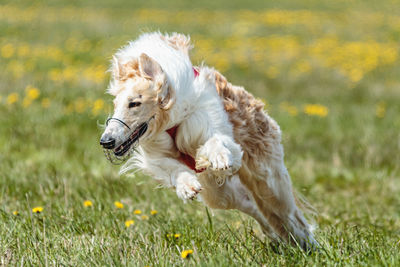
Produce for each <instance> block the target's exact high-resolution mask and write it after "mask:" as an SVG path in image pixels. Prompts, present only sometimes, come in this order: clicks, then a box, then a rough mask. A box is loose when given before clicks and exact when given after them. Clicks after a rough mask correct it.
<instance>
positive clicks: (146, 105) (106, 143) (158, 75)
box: [100, 53, 174, 156]
mask: <svg viewBox="0 0 400 267" xmlns="http://www.w3.org/2000/svg"><path fill="white" fill-rule="evenodd" d="M108 91H109V93H110V94H112V95H113V96H115V99H114V114H113V116H112V118H110V119H108V121H107V123H106V128H105V130H104V133H103V134H102V136H101V139H100V144H101V145H102V146H103V147H104V148H105V149H107V150H110V151H112V152H113V153H114V154H115V155H116V156H123V155H124V154H125V153H126V152H127V151H129V150H130V148H131V146H132V145H133V144H135V143H136V142H137V141H138V140H139V138H141V140H146V139H148V138H150V137H151V136H152V135H153V134H155V133H157V131H158V130H159V129H160V128H161V127H162V125H163V124H165V123H166V122H167V120H168V112H167V110H168V109H170V108H171V106H172V105H173V104H174V91H173V89H172V87H171V86H170V85H169V83H168V79H167V76H166V74H165V73H164V71H163V70H162V68H161V66H160V65H159V64H158V63H157V62H156V61H155V60H154V59H152V58H150V57H149V56H148V55H146V54H144V53H143V54H141V55H140V56H139V57H138V58H135V59H133V60H131V61H129V62H127V63H124V64H121V63H120V62H119V60H118V59H117V58H114V59H113V66H112V81H111V84H110V88H109V90H108Z"/></svg>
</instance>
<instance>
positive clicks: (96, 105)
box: [92, 99, 104, 115]
mask: <svg viewBox="0 0 400 267" xmlns="http://www.w3.org/2000/svg"><path fill="white" fill-rule="evenodd" d="M103 107H104V101H103V100H102V99H97V100H96V101H94V103H93V108H92V113H93V115H98V114H99V113H100V111H101V110H102V109H103Z"/></svg>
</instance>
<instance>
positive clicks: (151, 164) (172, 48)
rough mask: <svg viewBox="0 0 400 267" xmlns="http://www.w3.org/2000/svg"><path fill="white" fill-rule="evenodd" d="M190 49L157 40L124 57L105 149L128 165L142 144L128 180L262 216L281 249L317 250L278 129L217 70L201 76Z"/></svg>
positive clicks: (144, 38) (115, 80)
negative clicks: (148, 181) (137, 174)
mask: <svg viewBox="0 0 400 267" xmlns="http://www.w3.org/2000/svg"><path fill="white" fill-rule="evenodd" d="M190 49H191V45H190V39H189V38H188V37H186V36H184V35H181V34H172V35H162V34H160V33H158V32H156V33H148V34H143V35H141V36H140V37H139V38H138V39H137V40H135V41H133V42H130V43H129V44H128V45H127V46H125V47H123V48H122V49H120V50H119V51H118V52H117V53H116V55H115V56H114V60H113V63H112V70H111V71H112V80H111V83H110V88H109V90H108V92H109V93H110V94H112V95H113V96H115V100H114V105H115V110H114V115H113V118H111V119H109V121H108V124H107V126H106V129H105V131H104V133H103V135H102V137H101V141H100V143H101V145H102V146H103V147H104V148H106V149H108V151H112V153H114V154H115V155H116V156H123V155H124V154H126V153H127V152H128V151H129V150H130V149H131V146H132V145H133V144H134V143H135V142H137V141H138V140H139V139H140V143H139V147H138V153H134V154H133V156H132V157H131V158H130V159H129V161H128V162H127V163H126V164H125V166H124V167H123V169H122V172H126V171H130V170H133V169H136V170H141V171H142V172H144V173H146V174H148V175H150V176H152V177H154V178H155V179H157V180H158V181H160V182H161V183H163V184H164V185H167V186H169V187H174V188H175V189H176V193H177V195H178V197H180V198H181V199H183V200H184V201H186V200H188V199H193V198H194V197H195V196H196V195H197V194H199V196H200V198H201V199H202V200H203V201H204V203H205V204H206V205H208V206H209V207H211V208H218V209H238V210H240V211H242V212H244V213H247V214H248V215H250V216H252V217H254V218H255V219H256V220H257V221H258V222H259V224H260V225H261V227H262V229H263V231H264V233H266V234H267V235H268V236H269V237H271V238H273V239H275V240H283V241H286V242H289V243H295V242H298V243H299V244H300V245H301V246H302V247H303V248H305V249H307V248H310V247H315V246H316V245H317V242H316V241H315V239H314V237H313V235H312V232H311V230H310V226H309V224H308V223H307V221H306V220H305V218H304V217H303V214H302V212H301V211H300V209H299V208H298V207H297V206H296V201H295V197H294V195H293V192H292V185H291V181H290V177H289V174H288V172H287V170H286V167H285V165H284V161H283V155H284V153H283V148H282V145H281V132H280V129H279V126H278V124H277V123H276V122H275V121H274V120H273V119H272V118H270V117H269V116H268V115H267V114H266V112H265V111H264V105H263V103H262V102H261V101H258V100H256V99H255V98H254V97H253V96H252V95H251V94H250V93H248V92H247V91H245V90H244V89H243V88H242V87H237V86H233V85H231V84H230V83H228V82H227V80H226V79H225V78H224V77H223V76H222V75H221V74H219V73H218V72H217V71H216V70H214V69H211V68H207V67H198V68H193V66H192V64H191V61H190V58H189V50H190Z"/></svg>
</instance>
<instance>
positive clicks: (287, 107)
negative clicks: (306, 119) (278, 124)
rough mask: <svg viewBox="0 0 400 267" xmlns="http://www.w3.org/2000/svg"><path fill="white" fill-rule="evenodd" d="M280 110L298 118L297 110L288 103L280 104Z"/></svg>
mask: <svg viewBox="0 0 400 267" xmlns="http://www.w3.org/2000/svg"><path fill="white" fill-rule="evenodd" d="M279 107H280V109H282V110H284V111H286V112H287V113H289V115H291V116H296V115H297V114H298V111H297V108H296V107H295V106H293V105H291V104H289V103H288V102H286V101H285V102H282V103H280V104H279Z"/></svg>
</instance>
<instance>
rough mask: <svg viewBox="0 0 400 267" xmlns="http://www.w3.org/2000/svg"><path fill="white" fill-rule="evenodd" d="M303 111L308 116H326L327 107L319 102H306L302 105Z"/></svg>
mask: <svg viewBox="0 0 400 267" xmlns="http://www.w3.org/2000/svg"><path fill="white" fill-rule="evenodd" d="M304 113H306V114H307V115H310V116H319V117H326V115H328V108H327V107H325V106H323V105H319V104H307V105H305V106H304Z"/></svg>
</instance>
